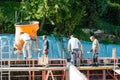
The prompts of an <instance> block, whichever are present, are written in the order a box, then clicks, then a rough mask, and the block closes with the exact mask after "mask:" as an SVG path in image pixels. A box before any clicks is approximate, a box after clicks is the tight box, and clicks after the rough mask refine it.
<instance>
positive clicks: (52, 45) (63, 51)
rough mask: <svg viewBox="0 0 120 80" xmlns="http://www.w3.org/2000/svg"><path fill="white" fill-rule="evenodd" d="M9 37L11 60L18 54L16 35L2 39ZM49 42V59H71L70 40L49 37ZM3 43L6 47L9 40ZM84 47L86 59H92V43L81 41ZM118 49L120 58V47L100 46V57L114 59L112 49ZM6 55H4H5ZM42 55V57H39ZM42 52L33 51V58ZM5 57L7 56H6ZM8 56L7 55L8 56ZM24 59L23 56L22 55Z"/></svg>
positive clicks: (40, 43) (41, 41) (2, 35)
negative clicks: (15, 48)
mask: <svg viewBox="0 0 120 80" xmlns="http://www.w3.org/2000/svg"><path fill="white" fill-rule="evenodd" d="M3 37H8V39H9V40H10V52H9V54H10V58H17V54H14V51H13V45H14V40H15V35H14V34H0V38H1V39H3ZM47 37H48V41H49V54H48V57H49V58H70V53H69V52H68V51H67V44H68V40H69V39H68V38H62V39H61V40H58V39H57V38H56V37H54V36H47ZM38 38H39V48H40V49H42V46H43V40H42V36H38ZM2 41H3V43H0V46H2V47H4V46H5V44H8V42H7V40H2ZM81 43H82V45H83V46H84V58H92V54H88V53H87V52H88V51H89V50H90V49H91V46H92V42H86V41H81ZM33 47H35V43H34V42H33ZM113 48H116V56H117V57H120V53H119V51H120V45H114V44H100V53H99V57H112V49H113ZM5 51H8V49H7V48H3V52H5ZM3 54H4V53H3ZM38 54H40V55H38ZM41 54H42V52H36V51H35V50H32V58H38V57H40V56H41ZM4 56H5V55H4ZM6 56H7V55H6ZM20 57H21V58H23V54H21V55H20Z"/></svg>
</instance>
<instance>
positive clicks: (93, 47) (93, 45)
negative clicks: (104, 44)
mask: <svg viewBox="0 0 120 80" xmlns="http://www.w3.org/2000/svg"><path fill="white" fill-rule="evenodd" d="M95 46H96V52H97V53H99V50H100V49H99V42H98V40H97V39H95V40H94V41H93V43H92V49H93V50H94V49H95Z"/></svg>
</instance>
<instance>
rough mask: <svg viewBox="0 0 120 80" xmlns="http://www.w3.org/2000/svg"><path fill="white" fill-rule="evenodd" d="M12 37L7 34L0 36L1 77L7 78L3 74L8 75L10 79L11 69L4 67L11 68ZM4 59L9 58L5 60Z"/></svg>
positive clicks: (8, 79) (2, 79)
mask: <svg viewBox="0 0 120 80" xmlns="http://www.w3.org/2000/svg"><path fill="white" fill-rule="evenodd" d="M10 53H11V51H10V39H9V38H8V37H6V36H2V37H0V75H1V76H0V79H1V80H5V79H4V78H3V76H8V78H7V79H6V80H10V70H8V71H3V68H10ZM3 60H8V61H7V62H4V61H3Z"/></svg>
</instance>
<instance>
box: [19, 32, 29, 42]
mask: <svg viewBox="0 0 120 80" xmlns="http://www.w3.org/2000/svg"><path fill="white" fill-rule="evenodd" d="M30 39H31V38H30V36H29V34H27V33H24V34H21V35H20V40H23V41H26V40H30Z"/></svg>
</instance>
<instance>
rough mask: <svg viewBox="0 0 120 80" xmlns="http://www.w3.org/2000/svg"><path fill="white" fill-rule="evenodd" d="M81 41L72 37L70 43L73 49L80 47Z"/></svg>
mask: <svg viewBox="0 0 120 80" xmlns="http://www.w3.org/2000/svg"><path fill="white" fill-rule="evenodd" d="M78 44H80V41H79V40H78V39H77V38H71V39H70V40H69V42H68V45H70V47H71V50H73V49H79V45H78Z"/></svg>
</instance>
